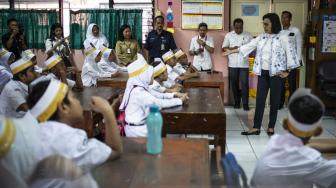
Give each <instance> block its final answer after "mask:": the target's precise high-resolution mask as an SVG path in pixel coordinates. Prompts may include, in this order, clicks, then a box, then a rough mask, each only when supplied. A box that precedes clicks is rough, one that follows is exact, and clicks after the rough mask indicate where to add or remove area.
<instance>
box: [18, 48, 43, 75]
mask: <svg viewBox="0 0 336 188" xmlns="http://www.w3.org/2000/svg"><path fill="white" fill-rule="evenodd" d="M21 57H22V58H25V59H28V60H30V61H31V62H33V64H34V71H35V72H37V73H39V74H41V73H42V72H43V69H42V68H41V67H40V66H38V65H37V60H36V55H35V54H34V53H33V51H32V50H29V49H28V50H25V51H23V52H22V53H21Z"/></svg>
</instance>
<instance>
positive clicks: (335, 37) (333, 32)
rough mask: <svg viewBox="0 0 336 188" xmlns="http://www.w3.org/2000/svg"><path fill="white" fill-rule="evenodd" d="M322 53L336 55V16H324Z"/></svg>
mask: <svg viewBox="0 0 336 188" xmlns="http://www.w3.org/2000/svg"><path fill="white" fill-rule="evenodd" d="M321 52H323V53H336V15H322V45H321Z"/></svg>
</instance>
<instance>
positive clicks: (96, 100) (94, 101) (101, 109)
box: [90, 96, 112, 115]
mask: <svg viewBox="0 0 336 188" xmlns="http://www.w3.org/2000/svg"><path fill="white" fill-rule="evenodd" d="M90 106H91V108H92V110H93V111H95V112H98V113H101V114H103V115H104V114H106V113H109V112H111V111H112V108H111V106H110V103H109V102H108V101H107V100H106V99H103V98H101V97H97V96H92V97H91V102H90Z"/></svg>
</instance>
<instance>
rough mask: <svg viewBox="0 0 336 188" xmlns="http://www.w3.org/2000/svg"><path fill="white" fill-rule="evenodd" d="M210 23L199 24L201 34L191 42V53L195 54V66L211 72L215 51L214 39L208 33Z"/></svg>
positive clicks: (199, 69) (200, 69)
mask: <svg viewBox="0 0 336 188" xmlns="http://www.w3.org/2000/svg"><path fill="white" fill-rule="evenodd" d="M207 32H208V25H207V24H206V23H203V22H202V23H200V24H199V25H198V33H199V35H197V36H195V37H193V38H192V39H191V42H190V48H189V55H191V56H194V60H193V66H194V67H196V68H197V70H198V71H206V72H209V71H211V69H212V61H211V54H212V53H213V52H214V41H213V38H212V37H211V36H208V35H207Z"/></svg>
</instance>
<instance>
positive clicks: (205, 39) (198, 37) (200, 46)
mask: <svg viewBox="0 0 336 188" xmlns="http://www.w3.org/2000/svg"><path fill="white" fill-rule="evenodd" d="M197 39H201V38H200V36H199V35H198V36H197ZM201 40H202V39H201ZM206 41H207V35H205V37H204V42H205V43H206ZM198 46H199V48H202V49H203V48H204V46H202V45H200V44H198Z"/></svg>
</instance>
